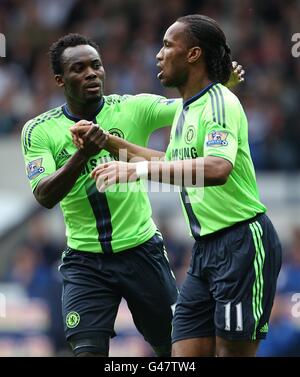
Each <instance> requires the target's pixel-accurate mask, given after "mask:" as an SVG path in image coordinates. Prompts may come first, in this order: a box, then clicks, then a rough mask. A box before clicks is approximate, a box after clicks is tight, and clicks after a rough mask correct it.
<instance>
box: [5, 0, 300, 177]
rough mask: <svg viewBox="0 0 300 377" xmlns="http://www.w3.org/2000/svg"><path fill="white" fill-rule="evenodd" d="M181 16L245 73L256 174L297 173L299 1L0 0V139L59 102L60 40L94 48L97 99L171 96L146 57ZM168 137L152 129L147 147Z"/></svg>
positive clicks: (241, 91)
mask: <svg viewBox="0 0 300 377" xmlns="http://www.w3.org/2000/svg"><path fill="white" fill-rule="evenodd" d="M188 13H203V14H207V15H209V16H211V17H213V18H215V19H216V20H217V21H218V22H219V23H220V25H221V26H222V28H223V29H224V30H225V32H226V34H227V37H228V41H229V44H230V46H231V49H232V56H233V59H235V60H238V61H239V62H240V63H241V64H242V65H243V66H244V68H245V70H246V83H245V84H243V85H241V86H240V88H238V89H237V92H238V94H239V96H240V98H241V101H242V103H243V105H244V106H245V108H246V110H247V114H248V118H249V123H250V129H249V133H250V143H251V149H252V155H253V159H254V162H255V165H256V168H257V169H268V170H270V169H272V170H293V169H295V168H299V167H300V150H299V148H297V144H298V142H299V139H300V131H299V130H300V127H299V126H298V122H299V118H300V108H299V106H298V103H299V100H300V91H299V82H300V58H298V59H297V58H295V57H293V56H292V53H291V48H292V44H293V43H292V41H291V38H292V35H293V34H294V33H297V32H300V30H299V19H300V1H299V0H286V1H280V0H265V1H260V0H244V1H238V0H227V1H222V0H164V1H160V0H152V1H148V0H52V1H47V0H26V1H23V0H1V2H0V32H1V33H3V34H4V35H5V37H6V46H7V53H6V55H7V57H6V58H4V59H1V62H0V109H1V111H0V137H1V135H7V134H16V135H19V133H20V129H21V127H22V125H23V124H24V123H25V121H27V120H28V119H30V118H31V117H33V116H35V115H37V114H39V113H42V112H44V111H46V110H48V109H50V108H52V107H55V106H58V105H60V104H62V103H63V102H64V99H63V96H62V93H61V92H60V91H59V90H58V89H57V88H56V87H55V83H54V79H53V75H52V72H51V70H50V68H49V63H48V56H47V52H48V49H49V46H50V45H51V44H52V43H53V42H54V41H56V40H57V39H58V38H59V37H61V36H62V35H64V34H66V33H69V32H78V33H82V34H85V35H88V36H89V37H91V38H93V39H94V40H95V41H96V42H97V43H98V44H99V46H100V48H101V54H102V58H103V62H104V66H105V68H106V72H107V82H106V90H105V92H106V94H111V93H120V94H122V93H132V94H134V93H141V92H150V93H159V94H164V95H167V96H174V95H176V92H174V91H170V90H165V89H163V88H162V87H161V86H160V83H159V81H158V80H157V79H156V75H157V68H156V62H155V55H156V53H157V52H158V51H159V49H160V46H161V43H162V37H163V33H164V31H165V30H166V27H167V26H169V25H170V24H171V23H172V22H173V21H174V20H176V18H177V17H179V16H182V15H184V14H188ZM162 135H163V136H164V137H161V136H162ZM167 139H168V131H161V135H160V136H159V137H154V138H153V140H152V147H157V148H165V147H166V143H167Z"/></svg>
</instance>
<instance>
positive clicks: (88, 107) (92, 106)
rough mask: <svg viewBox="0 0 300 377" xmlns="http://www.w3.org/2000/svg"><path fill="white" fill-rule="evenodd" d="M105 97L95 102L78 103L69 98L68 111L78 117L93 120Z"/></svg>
mask: <svg viewBox="0 0 300 377" xmlns="http://www.w3.org/2000/svg"><path fill="white" fill-rule="evenodd" d="M102 101H103V98H101V99H100V100H99V101H97V102H95V103H89V104H78V103H74V102H72V101H68V100H67V106H68V111H69V112H70V113H71V115H73V116H74V117H76V118H79V119H85V120H93V119H94V117H95V114H96V112H97V110H98V109H99V107H100V105H101V102H102Z"/></svg>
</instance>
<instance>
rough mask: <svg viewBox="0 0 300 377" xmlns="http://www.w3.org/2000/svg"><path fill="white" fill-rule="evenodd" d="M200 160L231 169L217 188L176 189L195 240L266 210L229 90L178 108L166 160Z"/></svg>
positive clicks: (215, 88) (211, 91)
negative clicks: (222, 161)
mask: <svg viewBox="0 0 300 377" xmlns="http://www.w3.org/2000/svg"><path fill="white" fill-rule="evenodd" d="M206 156H217V157H222V158H224V159H226V160H228V161H230V162H231V164H232V166H233V170H232V171H231V174H230V176H229V178H228V180H227V182H226V183H225V184H224V185H222V186H208V187H195V186H194V187H187V188H183V189H182V192H181V199H182V204H183V209H184V214H185V217H186V220H187V221H188V224H189V226H190V229H191V233H192V235H193V236H194V238H195V239H199V237H200V236H204V235H206V234H210V233H213V232H216V231H218V230H220V229H223V228H226V227H229V226H231V225H233V224H235V223H237V222H240V221H243V220H247V219H250V218H252V217H254V216H255V215H256V214H257V213H262V212H265V211H266V208H265V206H264V205H263V204H262V203H261V202H260V200H259V194H258V188H257V184H256V177H255V171H254V167H253V163H252V160H251V156H250V150H249V144H248V124H247V118H246V116H245V113H244V110H243V108H242V106H241V104H240V102H239V100H238V98H237V97H236V96H235V95H234V94H233V93H232V92H231V91H230V90H228V89H227V88H226V87H224V86H223V85H221V84H216V83H214V84H211V85H209V86H208V87H207V88H205V89H204V90H202V91H201V92H200V93H198V94H197V95H195V96H194V97H192V98H190V99H189V100H187V101H185V102H184V103H183V105H182V106H180V107H178V109H177V112H176V115H175V118H174V122H173V126H172V130H171V137H170V144H169V146H168V149H167V153H166V159H167V160H178V159H190V158H197V157H206Z"/></svg>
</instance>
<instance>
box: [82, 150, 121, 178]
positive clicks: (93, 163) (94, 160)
mask: <svg viewBox="0 0 300 377" xmlns="http://www.w3.org/2000/svg"><path fill="white" fill-rule="evenodd" d="M111 161H118V159H117V158H116V157H114V156H113V155H111V154H107V155H105V156H102V157H101V158H91V159H90V160H89V161H88V163H87V164H86V165H85V167H84V169H83V171H82V172H81V175H85V174H90V173H91V172H92V171H93V169H94V168H95V167H96V166H98V165H100V164H104V163H105V162H111Z"/></svg>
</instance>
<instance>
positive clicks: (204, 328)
mask: <svg viewBox="0 0 300 377" xmlns="http://www.w3.org/2000/svg"><path fill="white" fill-rule="evenodd" d="M280 267H281V245H280V241H279V239H278V236H277V233H276V231H275V229H274V227H273V225H272V223H271V221H270V220H269V218H268V217H267V216H266V215H265V214H259V215H257V216H256V217H255V218H253V219H251V220H249V221H245V222H242V223H238V224H236V225H234V226H232V227H229V228H227V229H224V230H221V231H219V232H216V233H214V234H212V235H208V236H204V237H202V240H201V241H199V242H196V243H195V245H194V248H193V254H192V260H191V264H190V267H189V270H188V274H187V278H186V280H185V282H184V283H183V286H182V288H181V289H180V293H179V297H178V303H177V305H176V309H175V315H174V320H173V333H172V341H173V342H176V341H178V340H182V339H190V338H200V337H215V336H219V337H222V338H226V339H228V340H235V339H237V340H251V339H252V340H255V339H263V338H265V337H266V334H267V332H268V321H269V317H270V313H271V309H272V305H273V299H274V295H275V290H276V281H277V276H278V273H279V270H280Z"/></svg>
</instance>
